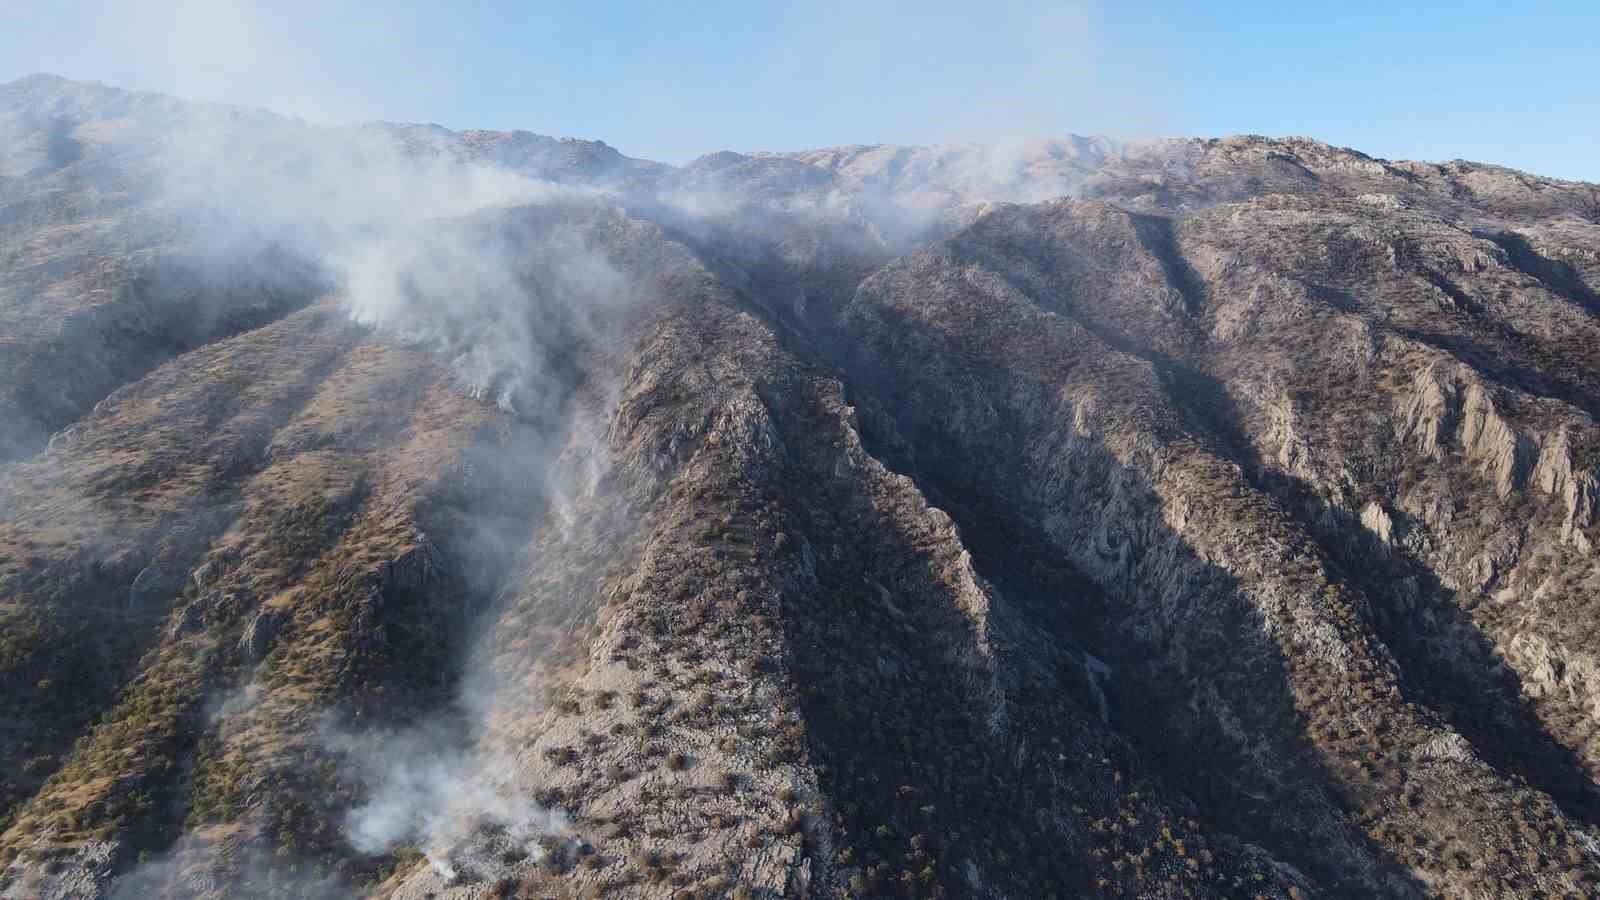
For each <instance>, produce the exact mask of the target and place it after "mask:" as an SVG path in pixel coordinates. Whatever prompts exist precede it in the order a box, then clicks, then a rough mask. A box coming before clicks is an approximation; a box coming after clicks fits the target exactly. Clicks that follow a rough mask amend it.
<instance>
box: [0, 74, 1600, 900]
mask: <svg viewBox="0 0 1600 900" xmlns="http://www.w3.org/2000/svg"><path fill="white" fill-rule="evenodd" d="M0 138H3V140H0V335H3V338H0V897H5V898H36V897H39V898H79V897H95V898H134V897H141V898H142V897H174V898H177V897H181V898H190V897H205V898H221V897H349V896H370V897H380V898H390V897H392V898H416V900H422V898H462V900H465V898H490V897H598V896H606V897H610V896H618V897H695V898H719V897H733V898H757V897H765V898H775V897H791V896H793V897H813V896H814V897H985V898H989V897H992V898H999V897H1010V898H1018V897H1051V896H1054V897H1061V898H1066V897H1079V896H1113V897H1115V896H1124V897H1163V898H1178V897H1242V898H1256V897H1268V898H1309V897H1374V896H1382V897H1451V898H1454V897H1464V898H1484V900H1487V898H1502V897H1527V898H1533V897H1589V896H1594V895H1596V894H1597V893H1600V780H1597V779H1600V631H1597V629H1596V628H1595V623H1596V622H1597V621H1600V605H1597V598H1600V569H1597V566H1596V556H1595V552H1596V548H1595V542H1596V541H1600V428H1597V426H1596V421H1595V419H1596V416H1597V415H1600V399H1597V398H1600V186H1595V185H1589V184H1582V183H1574V182H1561V181H1555V180H1551V179H1545V178H1539V177H1536V176H1532V175H1528V174H1524V173H1521V172H1515V171H1512V170H1509V169H1504V168H1498V167H1494V166H1488V165H1480V164H1476V163H1467V162H1460V161H1456V162H1448V163H1439V164H1435V163H1412V162H1394V161H1388V160H1381V159H1375V158H1371V157H1368V156H1365V155H1363V154H1361V153H1359V152H1356V151H1353V150H1348V149H1342V148H1337V147H1331V146H1328V145H1325V144H1321V143H1318V142H1316V141H1312V140H1307V139H1268V138H1262V137H1254V136H1244V137H1233V138H1223V139H1215V140H1204V139H1183V140H1165V141H1153V142H1140V143H1120V142H1115V141H1110V140H1106V139H1100V138H1071V139H1068V140H1063V141H1055V142H1040V143H1036V144H1028V145H1010V146H1003V147H1002V146H992V147H990V146H941V147H922V148H918V147H892V146H854V147H840V148H828V149H822V150H813V151H805V152H797V153H754V154H748V155H746V154H738V153H719V154H713V155H711V156H707V157H704V158H702V159H699V160H696V161H694V162H692V163H690V164H688V165H685V166H681V167H673V166H666V165H662V164H657V163H651V162H647V161H643V160H635V159H631V158H629V157H626V156H624V155H622V154H620V153H619V152H618V151H616V150H615V149H613V148H611V147H608V146H606V145H604V144H601V143H590V142H584V141H572V140H555V139H551V138H545V137H541V136H538V135H532V134H527V133H523V132H514V133H498V132H480V131H469V132H452V131H449V130H446V129H443V128H439V127H437V126H409V125H407V126H400V125H370V126H362V127H359V128H332V127H327V126H316V125H310V124H307V123H302V122H297V121H294V120H288V119H281V118H278V117H275V116H272V115H271V114H268V113H263V112H256V111H248V110H236V109H231V108H226V107H210V106H204V105H197V104H188V103H185V102H182V101H178V100H173V99H171V98H165V97H158V96H153V95H145V94H136V93H129V92H123V91H120V90H117V89H114V88H109V87H105V86H102V85H96V84H82V83H75V82H69V81H65V80H62V79H57V78H53V77H50V76H35V77H32V78H28V79H24V80H22V81H19V82H13V83H11V84H8V85H0Z"/></svg>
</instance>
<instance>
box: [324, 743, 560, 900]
mask: <svg viewBox="0 0 1600 900" xmlns="http://www.w3.org/2000/svg"><path fill="white" fill-rule="evenodd" d="M327 741H328V744H329V746H330V747H331V748H333V749H335V750H339V751H341V752H343V753H344V754H345V756H346V757H347V758H348V759H349V760H350V761H351V765H352V766H353V767H354V768H355V770H356V772H357V773H358V775H359V777H361V778H362V780H363V781H364V782H365V783H367V785H368V786H369V795H368V798H367V800H366V801H365V802H363V803H362V804H361V805H359V806H357V807H356V808H355V809H352V810H351V811H350V812H349V814H348V815H347V816H346V818H345V821H344V830H345V834H346V835H347V837H348V838H349V841H350V843H351V845H352V846H353V847H355V849H356V850H358V851H360V852H362V853H366V854H372V855H377V854H382V853H388V852H390V851H392V850H394V849H396V848H397V847H400V846H402V845H416V846H417V847H419V848H420V849H421V850H422V852H423V854H424V855H425V856H426V857H427V858H428V862H429V864H430V865H432V866H433V868H434V871H435V872H437V873H438V874H439V876H440V877H441V878H443V879H445V880H447V881H448V880H453V879H454V878H456V877H457V876H458V875H460V874H463V873H464V872H466V871H471V872H484V871H489V870H491V869H493V868H494V867H496V866H497V865H499V860H498V859H495V858H492V857H491V856H490V854H491V853H494V854H504V853H508V852H509V853H514V854H515V857H516V858H518V859H521V858H527V859H533V860H537V859H538V858H539V855H540V852H541V849H540V846H539V843H538V840H539V838H541V837H543V836H545V835H550V834H560V833H562V832H564V831H566V829H567V821H566V818H565V816H564V815H563V814H562V813H561V812H560V811H558V810H547V809H544V808H543V807H541V806H540V805H539V804H538V803H536V802H534V800H532V799H531V798H529V797H528V796H527V794H526V793H525V787H524V786H521V785H518V784H516V783H514V782H513V781H512V780H511V778H510V774H511V772H512V771H514V765H513V761H512V760H509V759H501V758H498V757H497V756H493V755H485V754H484V753H481V752H478V751H475V750H472V749H467V748H462V747H460V746H458V745H456V744H455V743H454V742H453V741H452V740H451V739H450V736H449V735H447V734H444V733H443V732H442V729H441V728H440V727H438V726H437V725H434V726H429V727H424V728H422V729H419V730H416V731H412V732H409V733H406V734H401V735H393V736H389V737H386V738H384V739H382V740H375V739H373V738H372V737H371V736H363V737H353V736H348V735H338V734H331V735H329V736H328V738H327ZM491 836H492V839H491Z"/></svg>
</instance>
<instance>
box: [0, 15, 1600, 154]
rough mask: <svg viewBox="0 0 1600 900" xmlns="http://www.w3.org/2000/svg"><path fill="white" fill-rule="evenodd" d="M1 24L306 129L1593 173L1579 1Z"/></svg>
mask: <svg viewBox="0 0 1600 900" xmlns="http://www.w3.org/2000/svg"><path fill="white" fill-rule="evenodd" d="M13 21H14V22H15V23H16V24H15V26H14V27H12V28H11V29H9V30H8V31H7V32H6V33H5V34H0V60H4V61H5V62H3V63H0V81H12V80H15V79H18V78H21V77H25V76H26V75H28V74H30V73H35V72H48V73H52V74H57V75H59V76H60V77H64V78H67V79H68V80H72V81H84V82H87V81H98V82H101V83H103V84H106V85H108V86H111V87H116V88H120V89H125V90H133V91H145V92H152V93H161V94H167V95H171V96H175V97H179V98H182V99H185V100H192V101H204V102H219V103H225V104H229V105H234V106H240V107H247V108H258V109H267V110H270V111H273V112H275V113H278V114H281V115H285V116H290V117H296V118H301V119H305V120H308V121H313V122H326V123H346V124H355V123H358V122H363V121H389V122H404V123H417V124H438V125H440V126H441V127H445V128H449V129H451V130H455V131H461V130H467V129H485V130H496V131H510V130H520V131H528V132H532V133H536V134H546V135H552V136H570V137H577V138H581V139H588V140H600V141H604V142H605V143H607V144H608V145H610V146H613V147H616V148H618V149H619V150H621V151H623V152H624V153H627V154H628V155H630V156H635V157H638V158H642V159H650V160H657V161H661V162H666V163H670V164H674V165H681V164H683V163H685V162H687V161H689V160H691V159H695V158H698V157H700V156H703V155H705V154H708V153H714V152H718V151H721V150H734V151H739V152H751V151H754V150H799V149H808V148H818V147H832V146H844V145H850V144H896V145H905V146H926V145H934V144H950V143H984V144H1005V143H1011V142H1015V141H1019V140H1024V139H1051V138H1062V137H1066V136H1069V135H1092V136H1104V137H1109V138H1112V139H1115V140H1119V141H1133V140H1142V139H1150V138H1157V137H1173V138H1183V137H1201V138H1210V137H1224V136H1230V135H1244V134H1256V135H1263V136H1269V137H1275V138H1283V137H1291V136H1294V137H1302V136H1303V137H1308V138H1311V139H1314V140H1317V141H1320V142H1323V143H1326V144H1329V145H1331V146H1335V147H1344V148H1351V149H1355V150H1358V151H1360V152H1362V153H1364V154H1367V155H1370V156H1373V157H1376V158H1382V159H1395V160H1400V159H1404V160H1416V161H1426V162H1442V161H1449V160H1456V159H1461V160H1469V161H1473V162H1479V163H1483V164H1490V165H1498V166H1505V167H1508V168H1513V169H1517V170H1520V171H1524V172H1528V173H1531V174H1536V175H1540V176H1545V177H1554V178H1562V179H1568V180H1582V181H1588V182H1600V159H1597V158H1596V155H1595V154H1594V152H1593V148H1594V147H1595V146H1600V79H1597V76H1596V75H1595V73H1594V68H1593V65H1592V52H1591V51H1590V50H1589V48H1588V47H1587V46H1586V43H1585V39H1584V35H1586V34H1592V33H1594V31H1595V28H1596V27H1597V26H1600V9H1596V8H1594V7H1593V6H1592V5H1583V4H1579V3H1576V2H1557V3H1552V4H1547V5H1545V6H1544V7H1543V8H1541V9H1540V10H1538V11H1534V12H1521V13H1518V14H1511V13H1508V12H1506V11H1504V10H1503V9H1501V8H1499V7H1498V6H1495V5H1491V4H1489V3H1486V2H1469V3H1455V4H1449V5H1445V4H1442V3H1428V4H1423V5H1421V6H1417V7H1407V8H1404V9H1393V8H1389V7H1388V6H1384V5H1380V4H1376V3H1365V4H1355V5H1351V6H1348V7H1345V8H1342V9H1340V10H1337V11H1317V12H1316V13H1315V14H1314V16H1313V17H1311V18H1307V17H1305V16H1303V15H1300V14H1294V15H1291V14H1289V13H1286V12H1283V11H1279V10H1277V9H1276V8H1275V7H1272V6H1270V5H1267V4H1254V3H1252V4H1246V5H1245V6H1243V7H1240V8H1238V9H1234V10H1229V11H1227V12H1225V13H1221V12H1214V11H1196V10H1192V9H1188V8H1186V7H1184V6H1183V5H1182V4H1174V3H1147V4H1141V5H1139V6H1138V7H1137V8H1127V7H1115V8H1114V7H1112V6H1111V5H1109V4H1102V3H1099V2H1087V3H1043V2H1022V0H1019V2H1003V3H999V4H987V5H984V6H983V7H981V8H975V7H973V6H972V5H962V4H958V3H954V2H948V0H939V2H932V3H925V4H920V5H918V6H917V7H916V8H915V10H914V11H909V10H908V8H906V7H904V6H902V5H900V4H895V3H876V4H871V3H869V4H843V3H827V4H822V5H817V6H811V7H807V8H806V9H804V10H772V9H764V8H746V7H743V6H740V5H738V4H730V3H718V4H712V5H710V6H707V7H702V8H700V9H697V10H695V11H693V12H692V13H688V12H683V11H680V10H676V9H670V8H664V7H661V6H659V5H656V4H649V3H641V2H612V3H600V4H594V3H590V4H583V5H580V4H574V3H546V4H541V5H539V6H538V7H537V8H536V9H534V10H532V11H531V12H530V11H529V10H528V9H526V8H524V7H522V6H520V5H517V4H510V3H505V2H499V0H492V2H480V3H474V4H470V5H468V6H466V7H462V8H459V9H451V10H437V9H431V8H428V7H426V6H423V5H421V4H415V3H412V2H410V0H407V2H402V3H396V4H388V5H386V6H385V7H384V8H383V9H381V10H377V9H372V8H369V7H365V6H362V5H359V4H355V3H348V2H339V0H334V2H322V3H312V2H310V0H286V2H283V3H278V4H272V5H268V4H265V3H262V2H260V0H218V2H213V3H201V2H197V0H159V2H141V0H87V2H85V3H81V4H73V5H70V6H57V5H53V4H48V3H45V2H42V0H22V4H21V9H19V10H17V15H15V16H13Z"/></svg>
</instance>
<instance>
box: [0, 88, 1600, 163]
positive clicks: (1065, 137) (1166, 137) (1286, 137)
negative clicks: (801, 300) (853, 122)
mask: <svg viewBox="0 0 1600 900" xmlns="http://www.w3.org/2000/svg"><path fill="white" fill-rule="evenodd" d="M41 78H42V79H52V80H57V81H62V82H66V83H68V84H76V85H92V86H96V87H100V88H105V89H108V90H113V91H121V92H124V93H130V94H146V95H151V96H159V97H166V98H169V99H172V100H177V101H179V102H182V103H187V104H196V105H211V106H217V107H222V108H228V109H238V110H241V111H249V112H257V113H267V114H269V115H273V116H277V117H279V118H281V119H284V120H287V121H296V122H302V123H305V124H307V125H314V126H318V127H328V128H360V127H362V126H365V125H399V126H406V127H421V128H442V129H445V130H447V131H450V132H452V133H457V134H460V133H463V132H469V131H496V132H504V133H522V134H530V135H534V136H536V137H543V138H550V139H553V140H559V141H580V142H587V143H595V144H602V145H605V146H607V147H610V148H611V149H612V150H615V151H617V152H618V153H620V154H622V155H623V156H625V157H628V158H631V159H636V160H639V161H641V162H648V163H657V164H662V165H667V166H671V167H674V168H678V167H682V166H685V165H688V164H690V163H692V162H694V161H695V160H698V159H700V158H703V157H706V156H713V155H715V154H718V153H728V152H732V153H737V154H740V155H753V154H761V153H798V152H807V151H813V150H834V149H840V148H848V147H907V148H912V147H937V146H963V145H967V146H1006V145H1026V144H1033V143H1040V144H1048V143H1061V142H1066V141H1071V140H1075V139H1081V140H1103V141H1109V142H1111V143H1113V144H1118V145H1123V146H1131V145H1136V144H1139V143H1150V142H1159V141H1183V140H1200V141H1216V140H1228V139H1230V138H1250V137H1256V138H1265V139H1267V140H1273V141H1296V140H1306V141H1313V142H1316V143H1320V144H1323V145H1324V146H1328V147H1332V148H1334V149H1337V150H1344V151H1349V152H1354V153H1358V154H1361V155H1363V156H1366V157H1368V158H1371V159H1375V160H1381V161H1383V162H1391V163H1394V162H1414V163H1422V164H1430V165H1433V164H1443V163H1450V162H1459V163H1467V164H1471V165H1482V166H1494V167H1498V168H1505V169H1510V170H1512V171H1517V172H1521V173H1523V174H1526V175H1533V176H1536V177H1540V178H1545V179H1549V180H1556V181H1573V182H1579V183H1585V184H1591V183H1593V184H1600V180H1597V181H1591V180H1589V179H1581V178H1562V177H1561V176H1553V175H1546V174H1544V173H1540V172H1535V171H1530V170H1526V169H1518V168H1517V167H1515V166H1510V165H1507V164H1505V163H1499V162H1494V161H1492V160H1482V159H1466V158H1463V157H1450V158H1439V159H1412V158H1402V157H1387V156H1382V155H1379V154H1375V153H1370V152H1368V151H1366V150H1364V149H1362V148H1360V147H1351V146H1345V145H1341V144H1335V143H1331V142H1328V141H1324V140H1322V139H1321V138H1318V137H1316V136H1314V135H1307V134H1261V133H1258V132H1232V133H1228V134H1154V135H1144V136H1139V137H1133V138H1128V137H1118V136H1114V135H1107V134H1080V133H1075V132H1068V133H1063V134H1040V135H1021V136H1017V137H1015V138H1011V139H1008V140H1001V141H982V140H956V141H945V142H937V143H931V144H901V143H895V142H892V141H849V142H845V143H840V144H824V145H812V146H803V147H743V148H737V149H735V148H728V147H723V148H719V149H715V150H708V151H706V152H705V153H702V154H700V155H699V156H697V157H694V158H692V159H687V160H678V161H668V160H662V159H654V158H651V157H648V156H642V155H638V154H634V153H630V152H629V151H628V148H626V147H622V146H618V145H617V144H615V143H613V142H611V141H608V140H606V139H605V137H604V136H602V135H593V136H590V135H571V134H546V133H543V132H536V131H532V130H530V129H526V128H518V127H511V128H494V129H489V128H479V127H476V126H466V127H462V128H453V127H450V126H446V125H443V124H440V123H438V122H424V121H404V120H394V119H359V120H352V121H343V122H340V121H323V120H318V119H314V118H307V117H304V116H296V115H294V114H291V113H286V112H282V111H280V110H276V109H272V108H270V107H266V106H254V105H249V104H240V103H228V102H224V101H214V100H200V99H193V98H189V97H184V96H182V95H178V94H172V93H168V92H165V91H153V90H142V89H136V88H127V87H122V86H119V85H116V84H110V83H107V82H105V81H101V80H98V79H79V78H72V77H69V76H66V75H61V74H58V73H55V72H30V73H28V74H26V75H22V76H19V77H17V78H13V79H11V80H9V81H4V82H0V87H6V86H10V85H13V84H19V83H21V82H24V81H28V80H30V79H41Z"/></svg>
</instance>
